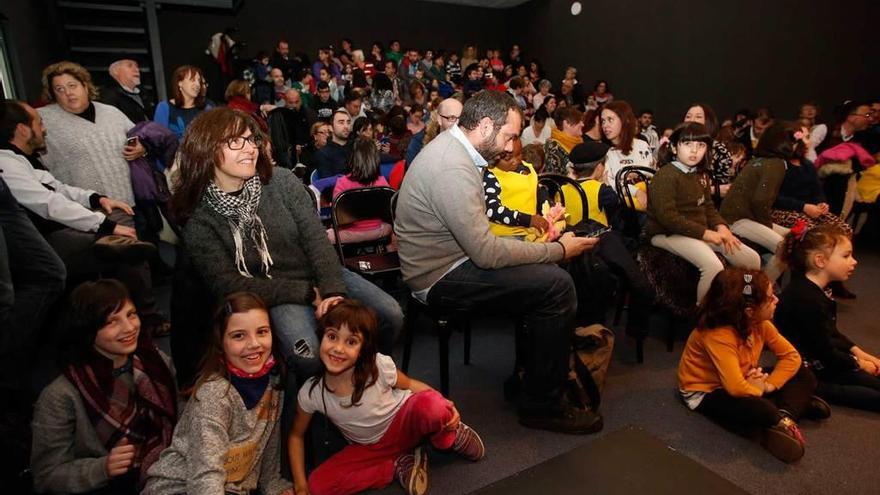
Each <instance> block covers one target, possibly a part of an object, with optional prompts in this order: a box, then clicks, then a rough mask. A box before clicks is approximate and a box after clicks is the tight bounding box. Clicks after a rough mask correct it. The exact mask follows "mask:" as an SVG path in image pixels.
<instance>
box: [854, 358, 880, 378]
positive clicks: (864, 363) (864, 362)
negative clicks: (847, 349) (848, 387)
mask: <svg viewBox="0 0 880 495" xmlns="http://www.w3.org/2000/svg"><path fill="white" fill-rule="evenodd" d="M859 368H860V369H861V370H862V371H864V372H865V373H867V374H869V375H873V376H877V374H878V373H880V369H878V368H877V363H875V362H874V361H871V360H870V359H859Z"/></svg>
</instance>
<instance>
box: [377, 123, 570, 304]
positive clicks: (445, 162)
mask: <svg viewBox="0 0 880 495" xmlns="http://www.w3.org/2000/svg"><path fill="white" fill-rule="evenodd" d="M396 214H397V215H396V218H395V220H394V230H395V232H396V233H397V236H398V243H399V246H400V248H399V251H398V252H399V254H400V262H401V268H402V270H403V278H404V280H405V281H406V283H407V285H409V287H410V289H412V290H415V291H418V290H424V289H426V288H428V287H430V286H432V285H433V284H434V283H435V282H437V280H439V279H440V278H441V277H442V276H443V275H444V274H445V273H446V271H447V270H449V268H450V267H452V266H453V264H454V263H456V262H457V261H458V260H460V259H462V258H470V260H471V261H472V262H473V263H474V264H475V265H476V266H478V267H480V268H485V269H495V268H502V267H506V266H516V265H524V264H529V263H553V262H557V261H560V260H561V259H562V256H563V249H562V245H561V244H559V243H556V242H550V243H537V242H522V241H517V240H510V239H505V238H502V237H497V236H495V235H493V234H492V232H490V231H489V220H488V218H487V217H486V200H485V196H484V193H483V171H482V169H480V168H478V167H477V166H476V165H475V164H474V161H473V159H471V157H470V155H468V152H467V150H466V149H465V147H464V145H463V144H462V143H461V142H460V141H459V140H458V139H457V138H456V137H455V136H454V135H453V133H452V132H450V131H446V132H442V133H440V135H438V136H437V137H436V138H435V139H434V140H433V141H431V142H430V143H429V144H428V145H427V146H425V147H424V148H423V149H422V151H421V153H419V155H418V156H417V157H416V159H415V160H414V161H413V163H412V165H411V166H410V168H409V170H408V171H407V173H406V178H405V179H404V181H403V184H402V186H401V188H400V194H399V196H398V200H397V211H396Z"/></svg>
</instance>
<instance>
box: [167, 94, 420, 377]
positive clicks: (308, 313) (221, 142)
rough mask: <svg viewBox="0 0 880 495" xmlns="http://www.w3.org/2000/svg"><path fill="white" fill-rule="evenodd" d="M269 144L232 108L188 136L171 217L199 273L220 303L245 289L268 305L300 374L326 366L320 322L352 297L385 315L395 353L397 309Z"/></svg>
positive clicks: (386, 339)
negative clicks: (276, 161)
mask: <svg viewBox="0 0 880 495" xmlns="http://www.w3.org/2000/svg"><path fill="white" fill-rule="evenodd" d="M262 139H263V134H262V133H261V132H260V130H259V127H258V126H257V124H256V122H254V121H253V119H251V118H250V117H249V116H247V115H246V114H244V113H243V112H241V111H237V110H231V109H229V108H217V109H213V110H209V111H207V112H205V113H203V114H201V115H199V116H198V117H196V119H195V120H194V121H193V122H192V124H190V127H189V128H187V131H186V135H185V136H184V138H183V143H182V144H181V146H180V150H179V153H180V155H179V158H180V170H179V173H178V175H177V177H176V179H175V187H174V191H175V193H174V196H173V197H172V209H173V211H174V213H175V215H176V217H177V220H178V221H180V222H181V223H182V224H184V228H183V237H184V242H185V245H186V246H187V251H188V254H189V255H190V257H191V259H192V261H193V264H194V265H195V268H196V270H197V271H198V272H199V275H200V276H201V277H202V279H203V280H204V281H205V283H206V284H207V286H208V288H209V290H210V291H211V292H212V293H213V295H215V296H217V297H222V296H225V295H227V294H229V293H232V292H238V291H244V292H252V293H254V294H256V295H258V296H259V297H260V298H261V299H263V300H264V301H265V302H266V304H267V305H268V306H269V308H270V311H269V312H270V316H271V318H272V326H273V327H274V328H275V331H276V332H277V335H278V337H279V340H280V345H281V350H282V353H283V355H284V358H285V360H286V361H287V362H288V364H289V365H290V366H291V367H292V368H293V369H294V370H296V372H297V374H298V375H299V376H303V377H308V376H311V375H312V374H314V373H315V371H317V368H318V340H317V336H316V334H315V329H316V320H315V317H316V315H317V316H320V315H321V314H323V313H324V312H325V311H326V310H327V309H329V308H330V307H332V306H333V305H334V304H336V303H337V302H339V301H341V300H342V299H343V298H345V297H352V298H355V299H359V300H361V301H363V302H364V303H365V304H366V305H368V306H370V307H371V308H373V309H374V310H375V311H376V312H377V313H378V315H379V319H380V335H381V337H380V341H381V345H380V350H382V352H390V351H391V345H392V343H393V340H394V335H396V334H397V333H399V330H400V328H402V326H403V313H402V312H401V310H400V306H399V305H398V304H397V301H395V300H394V298H392V297H391V296H389V295H388V294H386V293H385V292H383V291H382V290H381V289H379V288H378V287H376V286H375V285H373V284H371V283H370V282H367V281H366V280H364V279H363V278H361V277H359V276H358V275H356V274H354V273H352V272H350V271H348V270H346V269H345V268H343V267H342V266H341V265H340V263H339V260H338V258H337V257H336V254H335V253H334V251H333V248H332V246H331V245H330V242H329V241H328V240H327V235H326V233H325V230H324V228H323V227H322V226H321V223H320V221H319V219H318V217H317V215H315V209H314V207H313V206H312V202H311V199H310V198H309V196H308V193H307V191H306V189H305V188H304V187H303V184H302V182H300V180H299V179H297V178H296V176H294V175H293V173H291V172H290V171H288V170H286V169H283V168H280V167H276V168H273V167H272V165H271V163H270V162H269V160H268V154H267V153H266V150H265V148H264V147H263V146H262V144H263V143H262ZM198 358H199V356H193V359H198Z"/></svg>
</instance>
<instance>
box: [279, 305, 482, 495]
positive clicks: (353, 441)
mask: <svg viewBox="0 0 880 495" xmlns="http://www.w3.org/2000/svg"><path fill="white" fill-rule="evenodd" d="M376 328H377V321H376V316H375V314H374V313H373V311H372V310H370V309H369V308H367V307H366V306H364V305H363V304H361V303H359V302H357V301H352V300H344V301H342V302H340V303H338V304H336V305H335V306H333V308H332V309H330V310H329V311H328V312H327V314H325V315H324V316H323V317H322V318H321V319H320V320H319V325H318V338H319V339H320V340H321V348H320V358H321V364H322V368H323V369H322V370H321V372H319V373H318V374H317V375H316V376H315V377H313V378H310V379H309V380H307V381H306V382H305V384H304V385H303V387H302V388H301V389H300V391H299V396H298V399H297V400H298V404H297V411H296V418H295V419H294V422H293V431H292V433H291V435H290V440H289V444H288V448H289V449H290V467H291V470H292V472H293V477H294V487H295V490H296V494H297V495H303V494H313V495H324V494H348V493H357V492H361V491H364V490H368V489H374V488H384V487H385V486H387V485H388V484H389V483H390V482H391V480H392V479H394V478H395V477H396V478H397V479H398V480H399V481H400V484H401V485H403V488H404V490H406V492H407V493H408V494H410V495H415V494H419V495H420V494H424V493H426V492H427V491H428V459H427V457H426V455H425V450H424V449H422V448H421V447H419V445H420V444H421V443H422V441H423V440H424V439H426V438H427V439H429V440H430V442H431V444H432V445H434V447H435V448H437V449H441V450H447V449H451V450H453V451H454V452H457V453H459V454H460V455H462V456H463V457H465V458H467V459H469V460H472V461H477V460H479V459H481V458H482V457H483V455H485V452H486V450H485V447H484V446H483V441H482V440H481V439H480V437H479V435H477V433H476V432H475V431H474V430H473V429H471V428H470V427H468V426H467V425H465V424H464V423H462V422H461V421H460V417H459V414H458V411H457V410H456V409H455V406H454V405H453V404H452V402H451V401H448V400H446V399H444V398H443V396H442V395H440V394H439V393H438V392H437V391H435V390H433V389H432V388H431V387H429V386H428V385H426V384H424V383H422V382H420V381H418V380H413V379H412V378H409V377H408V376H406V375H405V374H403V373H401V372H400V371H399V370H397V368H396V367H395V365H394V362H393V361H392V360H391V358H390V357H388V356H385V355H383V354H379V353H377V352H376ZM315 412H320V413H321V414H323V415H325V416H326V417H327V418H329V419H330V421H332V422H333V423H334V424H335V425H336V426H337V427H338V428H339V429H340V430H341V431H342V434H343V435H344V436H345V437H346V438H347V439H348V441H349V442H350V445H348V446H347V447H345V448H344V449H342V451H340V452H339V453H337V454H336V455H334V456H332V457H330V458H329V459H327V461H325V462H324V463H323V464H321V465H320V466H318V467H317V468H316V469H315V470H314V471H312V473H311V475H310V476H309V477H308V478H306V472H305V456H304V451H303V450H304V449H303V435H304V434H305V431H306V428H308V425H309V421H310V420H311V419H312V414H314V413H315Z"/></svg>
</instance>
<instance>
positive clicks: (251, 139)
mask: <svg viewBox="0 0 880 495" xmlns="http://www.w3.org/2000/svg"><path fill="white" fill-rule="evenodd" d="M245 142H248V143H251V146H253V147H254V148H259V147H260V146H262V145H263V140H262V139H261V138H259V137H258V136H254V135H253V134H252V135H250V136H248V137H243V136H238V137H234V138H229V139H227V140H226V146H228V147H229V149H231V150H233V151H238V150H240V149H242V148H244V143H245Z"/></svg>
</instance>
